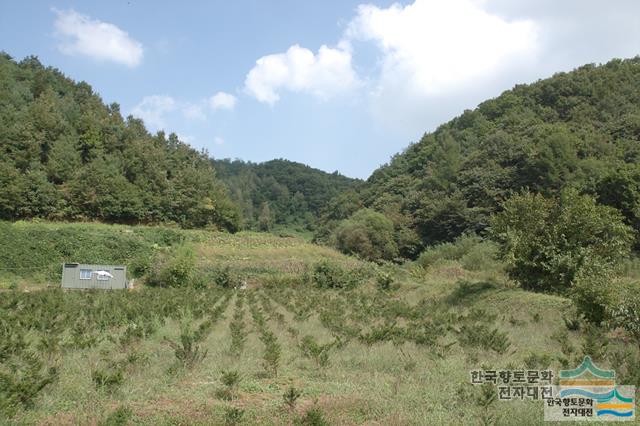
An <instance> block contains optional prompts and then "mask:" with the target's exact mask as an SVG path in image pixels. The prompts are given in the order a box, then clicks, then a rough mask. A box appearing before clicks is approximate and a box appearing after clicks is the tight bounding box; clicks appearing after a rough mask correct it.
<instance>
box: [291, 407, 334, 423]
mask: <svg viewBox="0 0 640 426" xmlns="http://www.w3.org/2000/svg"><path fill="white" fill-rule="evenodd" d="M293 424H294V425H296V426H329V422H328V421H327V420H326V419H325V418H324V413H323V412H322V410H321V409H320V408H318V407H311V408H310V409H308V410H307V412H306V413H304V416H301V417H298V418H297V419H296V421H295V422H294V423H293Z"/></svg>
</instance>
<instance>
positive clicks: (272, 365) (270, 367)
mask: <svg viewBox="0 0 640 426" xmlns="http://www.w3.org/2000/svg"><path fill="white" fill-rule="evenodd" d="M260 340H261V341H262V343H263V344H264V353H263V354H262V359H263V361H264V369H265V370H266V371H267V372H269V373H271V374H273V375H274V376H277V375H278V367H279V366H280V355H281V353H282V348H281V347H280V343H278V339H277V338H276V336H275V335H274V334H273V333H272V332H270V331H266V330H265V331H264V332H262V333H261V335H260Z"/></svg>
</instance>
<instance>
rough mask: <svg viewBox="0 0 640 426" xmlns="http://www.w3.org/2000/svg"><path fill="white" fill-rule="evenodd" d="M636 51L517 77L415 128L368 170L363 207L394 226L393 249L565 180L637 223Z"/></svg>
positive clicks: (446, 233) (476, 225) (409, 248)
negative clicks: (532, 79)
mask: <svg viewBox="0 0 640 426" xmlns="http://www.w3.org/2000/svg"><path fill="white" fill-rule="evenodd" d="M639 160H640V58H638V57H636V58H634V59H628V60H613V61H611V62H609V63H607V64H605V65H600V66H595V65H585V66H582V67H580V68H578V69H576V70H574V71H572V72H569V73H559V74H556V75H554V76H553V77H551V78H549V79H546V80H542V81H538V82H536V83H534V84H530V85H518V86H516V87H515V88H513V89H512V90H509V91H507V92H504V93H503V94H502V95H501V96H499V97H497V98H495V99H491V100H488V101H486V102H484V103H482V104H481V105H479V106H478V108H476V109H475V110H473V111H465V112H464V113H463V114H462V115H461V116H459V117H457V118H455V119H453V120H451V121H450V122H448V123H446V124H444V125H442V126H440V127H439V128H438V129H437V130H436V131H434V132H433V133H429V134H425V135H424V137H423V138H422V139H421V140H420V141H419V142H418V143H415V144H413V145H411V146H409V147H408V148H407V149H406V150H405V151H404V152H403V153H401V154H398V155H396V156H395V157H393V159H392V160H391V161H390V163H389V164H387V165H385V166H383V167H381V168H379V169H378V170H376V171H375V172H374V173H373V174H372V176H371V177H370V178H369V179H368V181H367V184H366V189H365V190H364V193H363V201H364V204H365V205H366V206H369V207H373V208H374V209H376V210H378V211H380V212H383V213H385V215H386V216H387V217H388V218H390V219H392V221H393V222H394V225H395V228H396V229H395V235H396V238H397V239H398V241H397V243H398V245H399V249H400V251H401V253H404V254H405V255H412V254H415V253H417V252H418V251H419V250H420V249H421V247H423V246H425V245H429V244H433V243H437V242H440V241H449V240H452V239H453V238H454V237H456V236H458V235H460V234H461V233H463V232H465V231H483V230H484V229H485V228H486V227H487V220H488V217H489V215H491V214H492V213H493V212H495V211H496V210H498V209H499V205H500V203H501V202H502V201H503V200H504V199H505V198H507V197H509V196H510V194H512V193H513V192H516V191H521V190H522V189H524V188H528V189H529V190H531V191H533V192H540V193H543V194H545V195H554V194H556V193H557V192H558V191H560V190H561V189H563V188H566V187H572V188H575V189H577V190H578V191H580V192H582V193H586V194H590V195H592V196H594V197H595V198H596V200H597V201H598V202H600V203H602V204H608V205H612V206H614V207H616V208H618V209H619V210H621V212H622V213H623V214H624V216H625V218H626V220H627V222H628V223H629V224H630V225H632V226H633V227H635V229H636V230H638V229H640V162H639Z"/></svg>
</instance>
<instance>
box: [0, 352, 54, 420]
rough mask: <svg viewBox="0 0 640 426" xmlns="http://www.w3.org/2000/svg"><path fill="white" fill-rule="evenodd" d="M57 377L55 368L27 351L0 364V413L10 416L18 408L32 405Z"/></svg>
mask: <svg viewBox="0 0 640 426" xmlns="http://www.w3.org/2000/svg"><path fill="white" fill-rule="evenodd" d="M57 377H58V371H57V369H56V368H54V367H46V366H45V365H44V363H43V362H42V361H41V360H40V359H39V356H38V355H37V354H35V353H32V352H29V351H25V352H22V353H21V356H20V358H11V359H9V360H8V362H3V363H2V364H0V415H3V414H4V415H6V416H7V417H11V416H13V414H14V413H15V412H16V411H17V410H18V409H19V408H30V407H32V406H33V404H34V401H35V399H36V397H37V396H38V395H39V394H40V392H41V391H42V390H43V389H44V388H45V387H47V386H48V385H50V384H51V383H53V382H54V381H55V380H56V379H57Z"/></svg>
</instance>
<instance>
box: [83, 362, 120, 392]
mask: <svg viewBox="0 0 640 426" xmlns="http://www.w3.org/2000/svg"><path fill="white" fill-rule="evenodd" d="M102 364H103V365H100V366H98V367H96V368H94V369H93V371H92V372H91V380H92V381H93V383H94V384H95V386H96V388H98V389H104V390H107V391H113V390H115V389H116V388H118V387H119V386H120V385H122V383H124V365H122V363H119V362H114V361H103V362H102Z"/></svg>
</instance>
